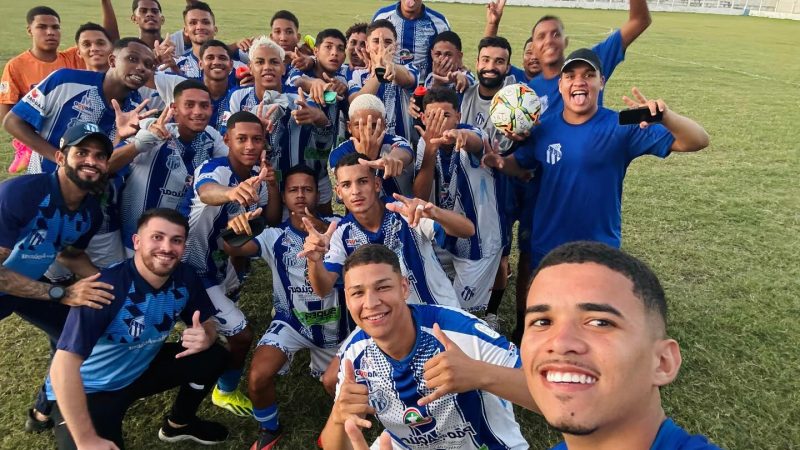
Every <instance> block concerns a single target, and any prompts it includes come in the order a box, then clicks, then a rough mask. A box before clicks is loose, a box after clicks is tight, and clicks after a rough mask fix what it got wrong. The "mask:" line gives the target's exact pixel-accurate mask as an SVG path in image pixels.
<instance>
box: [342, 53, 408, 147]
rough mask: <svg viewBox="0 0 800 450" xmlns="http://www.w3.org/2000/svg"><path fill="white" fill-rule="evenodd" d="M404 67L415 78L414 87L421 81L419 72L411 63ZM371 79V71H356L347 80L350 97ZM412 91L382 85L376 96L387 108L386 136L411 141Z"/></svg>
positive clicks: (388, 84)
mask: <svg viewBox="0 0 800 450" xmlns="http://www.w3.org/2000/svg"><path fill="white" fill-rule="evenodd" d="M403 66H404V67H405V68H406V69H407V70H408V71H409V72H410V73H411V75H413V76H414V86H416V85H417V83H418V81H419V77H420V75H419V71H418V70H417V68H416V67H414V65H413V64H411V63H404V64H403ZM367 78H369V69H363V68H361V69H355V70H353V72H352V74H351V75H350V79H349V80H347V89H348V95H353V94H355V93H357V92H359V91H360V90H361V88H362V87H364V83H366V82H367ZM411 91H412V90H411V89H404V88H402V87H400V86H398V85H396V84H394V83H391V82H385V83H381V85H380V87H379V88H378V92H377V93H376V94H375V95H376V96H377V97H378V98H379V99H381V101H382V102H383V105H384V106H385V107H386V117H384V120H385V121H386V134H395V135H397V136H403V137H404V138H406V139H408V140H410V139H411V134H412V132H413V131H412V130H413V123H412V120H411V116H410V115H408V101H409V99H410V98H411Z"/></svg>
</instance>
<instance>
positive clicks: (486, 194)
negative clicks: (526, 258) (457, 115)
mask: <svg viewBox="0 0 800 450" xmlns="http://www.w3.org/2000/svg"><path fill="white" fill-rule="evenodd" d="M457 128H458V129H460V130H470V131H472V132H474V133H475V134H477V135H478V136H480V137H481V139H483V140H484V142H485V139H486V135H485V134H484V133H483V131H481V130H480V129H479V128H477V127H474V126H472V125H467V124H463V123H462V124H458V126H457ZM424 155H425V141H424V140H422V139H420V140H419V143H418V144H417V159H416V170H417V171H419V169H420V168H421V167H422V158H423V156H424ZM482 156H483V152H481V154H479V155H475V154H471V153H468V152H465V151H459V150H456V149H450V150H446V149H443V148H441V147H440V148H439V151H438V153H437V154H436V166H435V169H434V174H433V182H434V185H433V190H432V191H431V197H434V198H433V199H432V201H433V202H434V203H435V204H436V206H438V207H440V208H442V209H448V210H450V211H454V212H456V213H458V214H461V215H463V216H465V217H466V218H467V219H469V220H470V221H471V222H472V223H473V224H475V235H473V236H472V237H470V238H457V237H454V236H447V237H446V238H445V242H444V246H443V248H444V249H445V250H447V251H449V252H450V253H452V254H453V255H455V256H457V257H459V258H465V259H471V260H475V261H476V260H479V259H481V258H484V257H487V256H491V255H494V254H496V253H497V252H499V251H500V249H501V248H502V247H503V245H505V244H506V241H507V236H506V234H505V230H506V227H504V226H502V225H503V223H504V218H503V216H504V212H503V208H501V203H502V202H499V201H498V199H499V195H498V188H497V175H498V172H496V171H495V170H494V169H491V168H489V167H485V166H482V165H481V157H482Z"/></svg>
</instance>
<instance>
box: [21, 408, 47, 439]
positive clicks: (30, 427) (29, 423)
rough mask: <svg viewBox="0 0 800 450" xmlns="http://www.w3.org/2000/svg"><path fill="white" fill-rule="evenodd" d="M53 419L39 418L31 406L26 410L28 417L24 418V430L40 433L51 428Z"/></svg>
mask: <svg viewBox="0 0 800 450" xmlns="http://www.w3.org/2000/svg"><path fill="white" fill-rule="evenodd" d="M53 425H54V423H53V419H51V418H49V417H48V418H47V420H39V419H37V418H36V415H35V414H34V413H33V408H31V409H29V410H28V417H27V418H26V419H25V431H27V432H28V433H41V432H42V431H47V430H49V429H51V428H53Z"/></svg>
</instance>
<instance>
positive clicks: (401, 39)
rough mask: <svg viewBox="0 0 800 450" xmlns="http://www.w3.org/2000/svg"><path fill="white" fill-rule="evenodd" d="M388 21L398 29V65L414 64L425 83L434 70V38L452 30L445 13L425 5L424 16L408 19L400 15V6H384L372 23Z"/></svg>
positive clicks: (423, 7)
mask: <svg viewBox="0 0 800 450" xmlns="http://www.w3.org/2000/svg"><path fill="white" fill-rule="evenodd" d="M378 19H386V20H388V21H389V22H392V24H393V25H394V27H395V29H396V30H397V46H398V47H397V52H396V53H395V55H396V57H397V59H399V61H398V62H400V63H404V64H405V63H409V62H411V63H414V66H416V67H417V68H418V69H419V73H420V77H421V78H422V79H423V80H424V79H425V76H426V75H428V72H429V71H430V67H431V46H432V43H433V38H435V37H436V35H437V34H439V33H441V32H442V31H447V30H449V29H450V24H449V23H448V22H447V19H446V18H445V17H444V14H442V13H440V12H438V11H434V10H432V9H431V8H429V7H427V6H426V5H425V4H423V5H422V15H421V16H420V17H418V18H416V19H413V20H409V19H406V18H405V17H403V14H402V13H401V12H400V3H399V2H398V3H395V4H393V5H389V6H384V7H383V8H381V9H379V10H378V11H377V12H376V13H375V16H374V17H372V21H373V22H374V21H376V20H378Z"/></svg>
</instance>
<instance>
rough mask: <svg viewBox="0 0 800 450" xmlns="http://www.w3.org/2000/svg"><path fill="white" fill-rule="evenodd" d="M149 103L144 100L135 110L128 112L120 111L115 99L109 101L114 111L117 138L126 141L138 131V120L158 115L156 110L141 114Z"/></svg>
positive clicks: (147, 100) (148, 100)
mask: <svg viewBox="0 0 800 450" xmlns="http://www.w3.org/2000/svg"><path fill="white" fill-rule="evenodd" d="M149 102H150V99H145V100H144V101H143V102H142V103H139V105H138V106H136V108H133V109H132V110H130V111H122V108H121V107H120V106H119V102H118V101H117V100H116V99H111V107H112V108H113V109H114V123H115V125H116V126H117V137H118V138H119V139H127V138H129V137H131V136H133V135H134V134H136V132H137V131H139V121H140V120H142V119H144V118H147V117H151V116H153V115H155V114H156V113H158V111H156V110H152V111H145V112H142V110H143V109H144V107H145V106H147V103H149Z"/></svg>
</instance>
